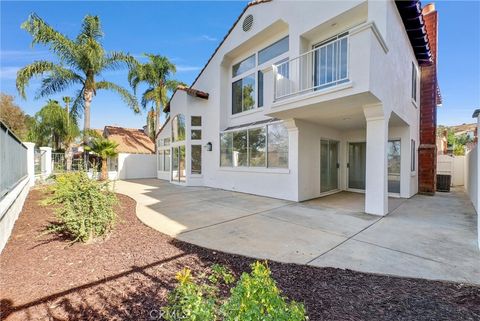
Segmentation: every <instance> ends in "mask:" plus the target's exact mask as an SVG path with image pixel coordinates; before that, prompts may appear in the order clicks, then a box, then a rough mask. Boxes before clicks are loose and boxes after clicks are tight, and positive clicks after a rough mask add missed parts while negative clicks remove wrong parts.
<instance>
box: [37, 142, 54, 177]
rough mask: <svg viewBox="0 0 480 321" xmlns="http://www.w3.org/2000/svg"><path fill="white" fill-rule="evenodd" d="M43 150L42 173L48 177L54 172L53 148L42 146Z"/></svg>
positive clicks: (41, 149)
mask: <svg viewBox="0 0 480 321" xmlns="http://www.w3.org/2000/svg"><path fill="white" fill-rule="evenodd" d="M40 151H41V152H42V153H41V154H42V174H43V176H44V178H47V177H48V176H50V174H52V148H51V147H40Z"/></svg>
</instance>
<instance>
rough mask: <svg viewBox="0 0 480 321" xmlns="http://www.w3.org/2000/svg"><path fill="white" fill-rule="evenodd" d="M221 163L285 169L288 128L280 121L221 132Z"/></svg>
mask: <svg viewBox="0 0 480 321" xmlns="http://www.w3.org/2000/svg"><path fill="white" fill-rule="evenodd" d="M220 166H222V167H247V166H249V167H273V168H288V131H287V129H286V127H285V126H284V125H283V124H281V123H276V124H272V125H268V126H263V127H256V128H250V129H244V130H237V131H233V132H227V133H222V134H221V135H220Z"/></svg>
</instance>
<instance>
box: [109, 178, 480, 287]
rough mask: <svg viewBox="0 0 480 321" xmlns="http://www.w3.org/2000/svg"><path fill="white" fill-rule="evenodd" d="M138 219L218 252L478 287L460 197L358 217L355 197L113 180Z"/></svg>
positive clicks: (470, 231) (469, 217)
mask: <svg viewBox="0 0 480 321" xmlns="http://www.w3.org/2000/svg"><path fill="white" fill-rule="evenodd" d="M116 190H117V192H119V193H122V194H126V195H129V196H130V197H132V198H134V199H135V200H136V201H137V216H138V217H139V219H140V220H141V221H143V222H144V223H145V224H146V225H148V226H150V227H152V228H154V229H156V230H158V231H160V232H162V233H165V234H168V235H170V236H173V237H176V238H177V239H180V240H183V241H186V242H190V243H194V244H197V245H200V246H204V247H207V248H211V249H216V250H219V251H224V252H229V253H236V254H242V255H246V256H250V257H255V258H262V259H270V260H276V261H281V262H292V263H299V264H309V265H315V266H330V267H338V268H346V269H352V270H357V271H363V272H373V273H382V274H392V275H399V276H408V277H419V278H427V279H440V280H452V281H458V282H467V283H475V284H480V252H479V250H478V247H477V245H476V230H475V227H476V213H475V210H474V209H473V207H472V205H471V203H470V201H469V200H468V198H467V196H466V195H465V193H463V192H462V191H460V190H455V191H453V192H452V193H448V194H442V193H438V194H437V195H436V196H434V197H429V196H420V195H418V196H415V197H413V198H411V199H409V200H400V199H391V200H390V202H389V203H390V208H391V211H392V212H391V213H390V214H389V215H388V216H386V217H377V216H372V215H367V214H364V213H362V211H363V208H362V206H363V205H362V204H363V197H364V196H363V195H362V194H356V193H346V192H342V193H339V194H335V195H331V196H327V197H324V198H320V199H315V200H311V201H307V202H303V203H293V202H289V201H284V200H278V199H272V198H267V197H260V196H255V195H249V194H243V193H236V192H230V191H224V190H218V189H211V188H205V187H182V186H178V185H173V184H170V183H168V182H165V181H161V180H156V179H144V180H131V181H118V182H117V183H116Z"/></svg>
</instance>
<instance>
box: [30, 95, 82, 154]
mask: <svg viewBox="0 0 480 321" xmlns="http://www.w3.org/2000/svg"><path fill="white" fill-rule="evenodd" d="M79 134H80V130H79V129H78V125H77V120H76V118H75V117H74V115H73V114H72V113H67V112H66V111H65V109H63V108H62V106H60V104H59V103H58V101H56V100H52V99H49V100H48V102H47V104H46V105H45V106H44V107H42V109H40V110H39V111H38V112H37V113H36V114H35V123H34V125H33V126H32V129H31V132H30V138H32V139H33V140H34V141H35V142H36V143H37V144H38V145H40V146H42V145H43V146H45V145H50V146H52V148H53V149H54V150H59V149H61V148H62V147H65V149H66V150H67V149H69V148H70V145H71V143H72V142H73V140H74V139H75V138H76V137H78V135H79Z"/></svg>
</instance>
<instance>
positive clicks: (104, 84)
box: [96, 81, 140, 113]
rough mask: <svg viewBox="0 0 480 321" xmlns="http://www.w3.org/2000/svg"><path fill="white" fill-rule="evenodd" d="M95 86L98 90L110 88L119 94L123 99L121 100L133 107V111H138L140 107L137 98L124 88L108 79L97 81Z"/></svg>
mask: <svg viewBox="0 0 480 321" xmlns="http://www.w3.org/2000/svg"><path fill="white" fill-rule="evenodd" d="M96 88H97V89H99V90H112V91H115V92H116V93H117V94H119V95H120V97H121V98H122V99H123V101H124V102H125V103H126V104H127V105H128V106H129V107H130V108H132V109H133V111H134V112H135V113H139V112H140V108H139V106H138V101H137V98H136V97H135V96H134V95H132V94H131V93H129V92H128V90H126V89H125V88H123V87H121V86H119V85H117V84H114V83H112V82H109V81H99V82H97V83H96Z"/></svg>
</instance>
